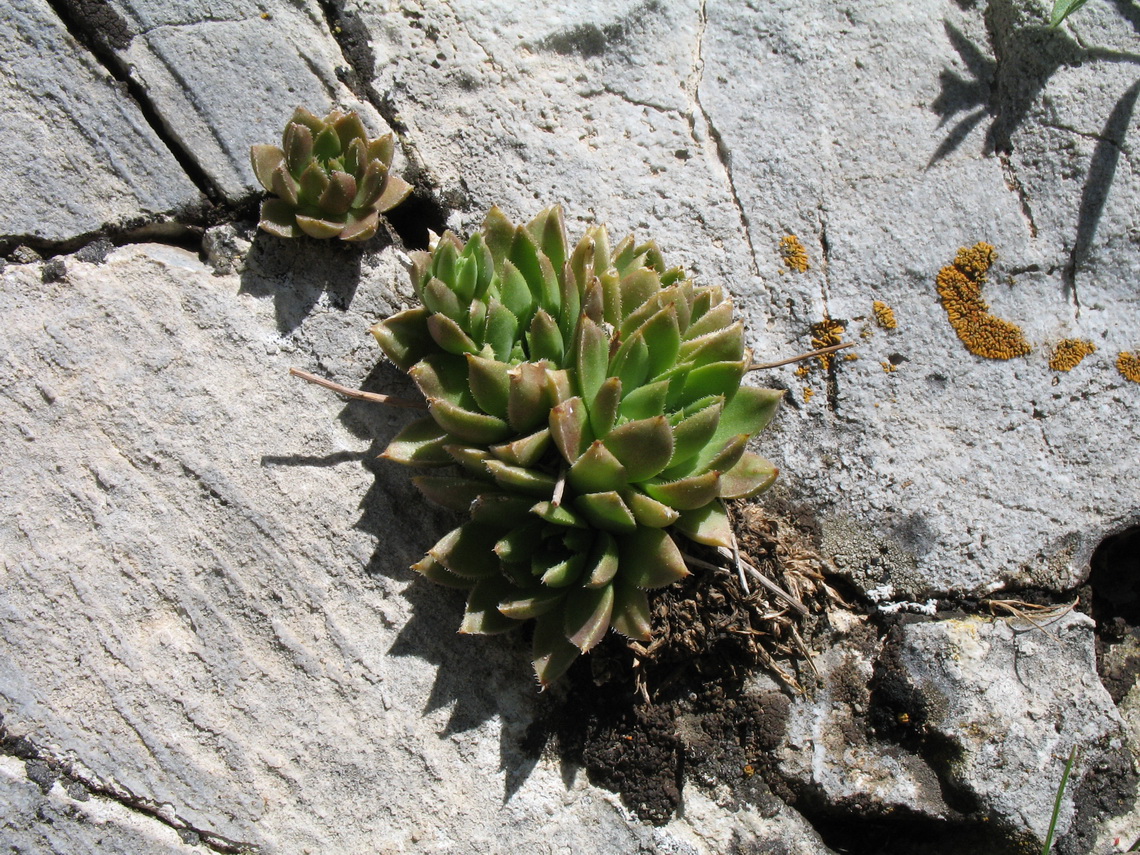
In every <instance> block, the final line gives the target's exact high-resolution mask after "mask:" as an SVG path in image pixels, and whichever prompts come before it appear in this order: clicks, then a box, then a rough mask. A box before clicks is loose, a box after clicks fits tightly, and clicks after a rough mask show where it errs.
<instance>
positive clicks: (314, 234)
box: [296, 214, 344, 240]
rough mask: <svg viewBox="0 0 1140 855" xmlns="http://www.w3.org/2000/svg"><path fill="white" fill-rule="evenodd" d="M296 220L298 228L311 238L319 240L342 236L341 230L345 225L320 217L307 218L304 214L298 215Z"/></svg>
mask: <svg viewBox="0 0 1140 855" xmlns="http://www.w3.org/2000/svg"><path fill="white" fill-rule="evenodd" d="M296 220H297V228H299V229H300V230H301V231H303V232H304V233H305V234H307V235H308V236H309V237H311V238H317V239H318V240H326V239H328V238H332V237H336V236H337V235H339V234H340V230H341V229H343V228H344V223H338V222H334V221H333V220H324V219H320V218H319V217H307V216H305V215H304V214H297V215H296Z"/></svg>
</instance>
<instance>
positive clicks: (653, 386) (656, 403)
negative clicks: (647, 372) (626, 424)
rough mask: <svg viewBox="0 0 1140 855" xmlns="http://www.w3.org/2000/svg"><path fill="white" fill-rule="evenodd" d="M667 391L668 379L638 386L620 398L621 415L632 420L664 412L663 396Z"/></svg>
mask: <svg viewBox="0 0 1140 855" xmlns="http://www.w3.org/2000/svg"><path fill="white" fill-rule="evenodd" d="M623 388H624V387H623ZM668 391H669V381H668V380H658V381H656V382H654V383H647V384H646V385H644V386H639V387H638V388H636V389H634V390H633V391H631V392H630V393H629V394H627V395H626V396H625V397H624V398H623V399H622V402H621V409H620V413H621V417H622V418H623V419H625V420H626V421H634V420H637V419H648V418H652V417H653V416H659V415H661V414H662V413H664V412H665V396H666V393H668Z"/></svg>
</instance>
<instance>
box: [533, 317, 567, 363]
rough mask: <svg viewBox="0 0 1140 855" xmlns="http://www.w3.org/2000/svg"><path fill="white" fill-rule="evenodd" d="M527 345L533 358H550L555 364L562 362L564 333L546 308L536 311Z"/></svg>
mask: <svg viewBox="0 0 1140 855" xmlns="http://www.w3.org/2000/svg"><path fill="white" fill-rule="evenodd" d="M527 345H528V346H529V349H530V358H531V359H532V360H535V361H537V360H539V359H549V360H550V361H551V362H553V363H554V364H555V365H559V364H561V363H562V356H563V353H564V352H565V345H564V344H563V341H562V333H561V332H560V331H559V329H558V324H557V323H556V322H555V320H554V318H552V317H550V315H549V314H547V312H546V310H545V309H539V310H538V311H537V312H535V313H534V318H533V319H532V320H531V322H530V331H529V334H528V336H527Z"/></svg>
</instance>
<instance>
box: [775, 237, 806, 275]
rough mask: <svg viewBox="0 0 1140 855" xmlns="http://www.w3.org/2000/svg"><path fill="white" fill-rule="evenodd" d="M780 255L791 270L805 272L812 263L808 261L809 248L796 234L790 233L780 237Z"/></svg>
mask: <svg viewBox="0 0 1140 855" xmlns="http://www.w3.org/2000/svg"><path fill="white" fill-rule="evenodd" d="M780 257H781V258H783V259H784V264H785V265H787V267H788V269H789V270H794V271H796V273H803V272H804V271H805V270H807V269H808V268H809V267H811V265H810V264H809V263H808V255H807V250H806V249H804V245H803V244H802V243H800V239H799V238H798V237H796V236H795V235H788V236H787V237H784V238H781V239H780Z"/></svg>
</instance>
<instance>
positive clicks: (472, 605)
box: [459, 576, 519, 635]
mask: <svg viewBox="0 0 1140 855" xmlns="http://www.w3.org/2000/svg"><path fill="white" fill-rule="evenodd" d="M517 592H518V588H516V587H515V586H514V585H512V584H511V583H510V582H508V581H507V580H506V579H505V578H504V577H503V576H493V577H491V578H489V579H480V580H479V581H478V582H476V583H475V587H474V588H472V589H471V593H470V594H468V595H467V609H466V611H465V613H464V615H463V623H461V624H460V625H459V631H460V632H461V633H463V634H464V635H498V634H499V633H501V632H507V631H508V630H511V629H514V628H515V627H516V626H518V625H519V622H518V621H516V620H512V619H511V618H509V617H507V616H506V615H505V614H503V613H502V612H501V611H499V603H500V602H502V601H503V600H504V599H508V598H510V597H512V596H515V595H517Z"/></svg>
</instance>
